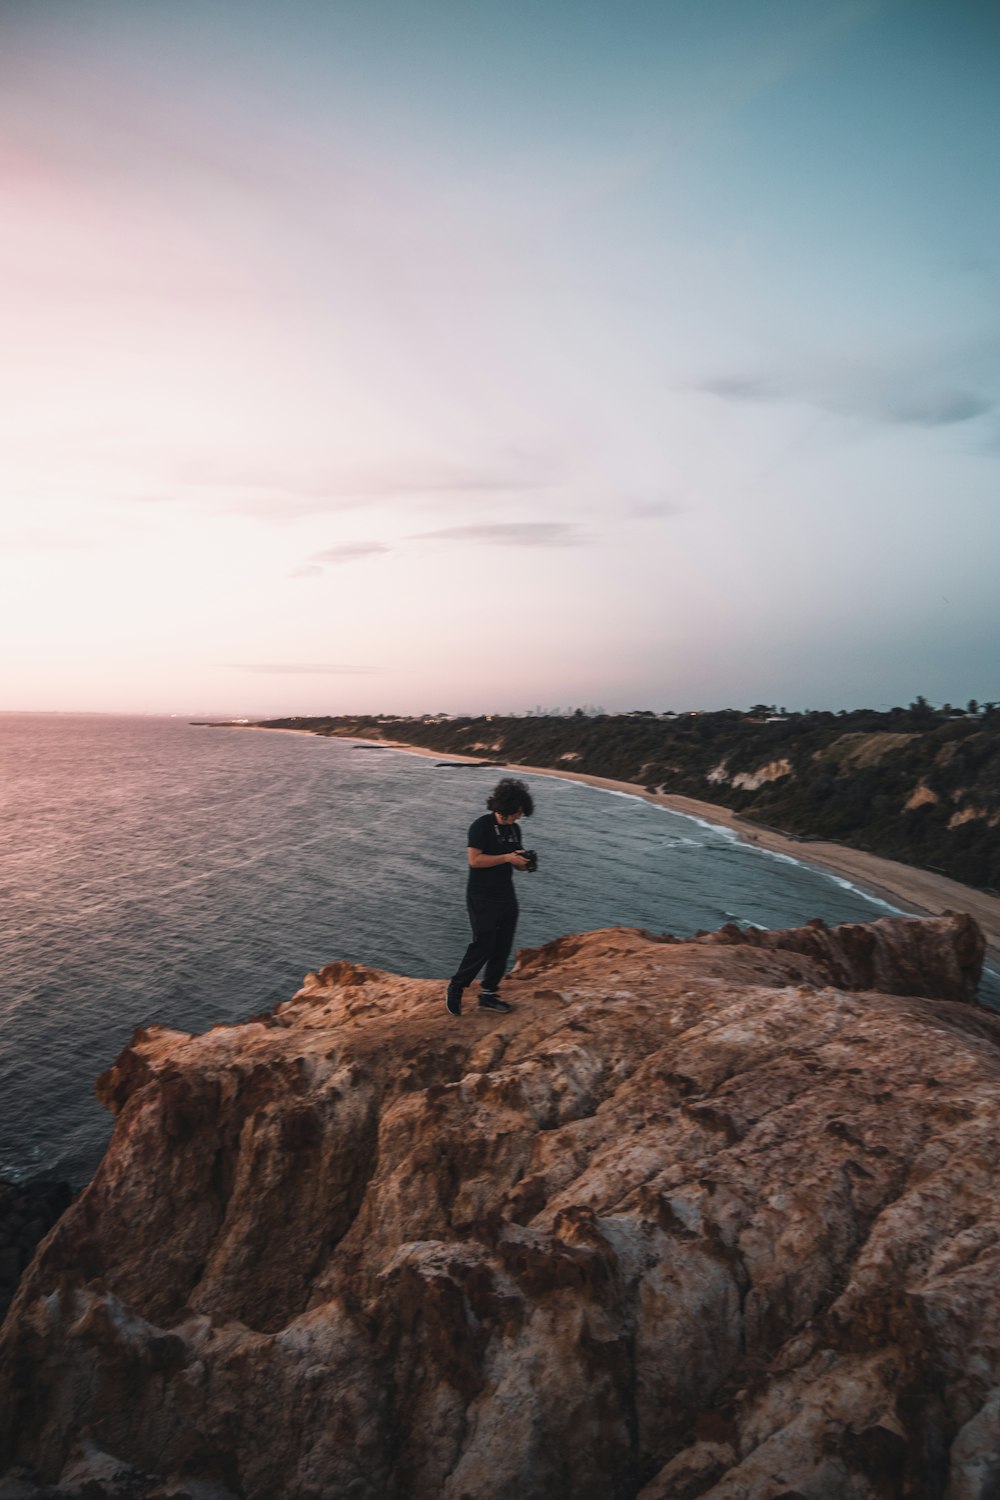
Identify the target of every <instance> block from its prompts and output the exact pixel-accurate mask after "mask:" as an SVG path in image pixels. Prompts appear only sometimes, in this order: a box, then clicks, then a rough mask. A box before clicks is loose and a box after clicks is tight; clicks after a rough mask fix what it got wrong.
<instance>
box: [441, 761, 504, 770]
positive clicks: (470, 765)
mask: <svg viewBox="0 0 1000 1500" xmlns="http://www.w3.org/2000/svg"><path fill="white" fill-rule="evenodd" d="M434 764H435V766H437V767H438V769H439V770H443V771H482V770H492V771H500V770H502V769H503V768H504V766H506V765H507V764H508V762H507V761H505V760H436V761H435V762H434Z"/></svg>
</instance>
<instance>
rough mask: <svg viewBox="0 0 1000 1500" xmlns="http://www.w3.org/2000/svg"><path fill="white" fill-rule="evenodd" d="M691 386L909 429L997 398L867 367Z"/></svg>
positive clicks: (970, 412)
mask: <svg viewBox="0 0 1000 1500" xmlns="http://www.w3.org/2000/svg"><path fill="white" fill-rule="evenodd" d="M693 389H694V390H697V391H700V392H703V393H704V394H706V395H709V396H717V397H718V398H719V399H720V400H723V401H738V402H747V403H758V402H783V401H788V402H799V403H804V404H806V405H808V406H815V407H818V408H819V409H820V410H822V411H828V412H833V413H834V414H835V415H836V416H841V417H845V416H846V417H861V418H863V419H865V420H866V421H870V422H885V423H887V424H889V425H904V426H914V427H952V426H955V425H956V424H957V423H960V422H971V421H973V420H974V419H975V418H976V417H981V416H984V415H985V414H986V413H987V412H990V411H993V410H995V409H996V406H997V402H996V400H995V399H994V398H993V397H991V396H987V395H984V394H983V393H981V392H979V391H974V390H970V389H967V388H964V387H962V386H945V385H941V384H939V383H937V382H936V381H934V380H933V379H928V378H927V377H925V376H922V375H921V374H920V372H919V371H918V372H916V373H915V374H914V375H912V376H910V375H906V374H898V375H897V374H891V373H881V372H872V371H863V372H860V373H859V372H856V371H855V372H849V373H840V372H837V373H836V374H834V375H833V376H830V375H827V376H826V377H825V378H817V379H810V378H809V377H806V376H803V377H799V378H795V377H792V378H785V377H779V376H760V375H722V376H716V377H715V378H713V379H711V380H705V381H701V382H699V383H698V384H697V385H695V386H693Z"/></svg>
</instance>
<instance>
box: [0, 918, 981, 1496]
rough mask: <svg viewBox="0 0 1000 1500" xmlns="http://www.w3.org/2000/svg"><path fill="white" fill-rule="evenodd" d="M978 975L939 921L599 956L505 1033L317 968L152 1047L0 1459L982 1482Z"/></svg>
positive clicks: (157, 1489) (243, 1478)
mask: <svg viewBox="0 0 1000 1500" xmlns="http://www.w3.org/2000/svg"><path fill="white" fill-rule="evenodd" d="M981 952H982V946H981V940H980V939H979V936H978V933H977V931H976V929H975V928H974V927H973V926H972V924H971V923H970V922H969V920H968V919H967V918H958V917H956V918H944V919H940V920H936V921H928V922H910V921H904V920H889V921H883V922H876V923H873V924H871V925H870V926H866V927H846V928H838V929H832V930H831V929H827V928H824V927H822V925H818V926H815V925H814V926H811V927H808V928H805V929H802V930H800V931H796V932H790V933H768V934H753V935H746V934H740V933H739V932H738V931H737V930H736V929H728V930H724V931H723V932H721V933H717V934H711V935H707V936H705V937H702V938H700V939H698V940H695V941H693V942H676V941H673V940H662V939H657V938H654V937H652V936H651V935H649V934H645V933H641V932H638V931H634V930H630V929H611V930H608V931H603V932H596V933H588V934H584V935H582V936H578V937H573V938H564V939H560V940H559V941H558V942H556V943H553V944H550V945H548V947H546V948H543V949H539V950H535V951H533V952H527V953H524V954H522V955H521V958H520V962H519V966H518V972H517V974H516V976H515V978H514V979H513V980H512V981H511V982H510V984H509V987H508V992H509V995H510V998H511V999H512V1000H514V1001H515V1003H516V1004H517V1006H518V1009H517V1011H516V1012H515V1013H514V1014H513V1015H511V1016H495V1015H491V1014H489V1013H485V1012H484V1013H479V1012H478V1011H476V1010H475V1008H474V1007H470V1006H469V1005H468V1003H467V1005H466V1014H465V1015H464V1016H463V1017H462V1018H461V1020H460V1021H454V1020H452V1019H450V1018H448V1017H447V1015H446V1013H445V1010H444V1006H443V995H442V987H441V986H440V985H438V984H435V983H432V982H428V981H421V980H410V979H404V978H398V977H396V976H392V975H388V974H383V973H379V972H376V971H373V970H365V969H361V968H357V967H354V966H352V965H350V964H347V963H335V964H331V965H329V966H328V967H327V968H325V969H324V970H322V972H321V973H320V974H318V975H310V976H308V978H307V980H306V983H305V986H304V988H303V989H302V991H300V993H299V994H298V995H297V996H296V997H295V998H294V999H293V1000H291V1001H289V1002H288V1003H287V1004H285V1005H282V1006H279V1007H278V1009H277V1011H276V1012H275V1013H274V1014H273V1015H272V1016H270V1017H267V1018H264V1019H262V1020H259V1021H254V1022H249V1023H247V1024H245V1025H241V1026H236V1027H229V1028H223V1027H220V1028H216V1029H215V1030H213V1031H210V1032H209V1033H207V1034H206V1035H205V1036H201V1037H189V1036H186V1035H183V1034H180V1033H176V1032H168V1031H164V1030H160V1029H155V1028H154V1029H150V1030H148V1031H142V1032H139V1033H137V1035H136V1037H135V1039H134V1041H133V1043H132V1045H131V1047H129V1048H128V1049H126V1051H125V1052H124V1053H123V1054H122V1055H121V1057H119V1059H118V1060H117V1062H116V1063H115V1065H114V1066H113V1067H112V1068H111V1069H110V1071H109V1072H108V1073H106V1074H105V1075H104V1077H103V1078H102V1079H101V1081H100V1085H99V1089H100V1093H101V1096H102V1098H103V1099H104V1100H105V1102H106V1103H107V1104H108V1105H109V1106H110V1107H111V1108H112V1109H113V1110H114V1111H115V1112H116V1114H117V1123H116V1127H115V1133H114V1137H113V1140H112V1143H111V1146H110V1147H109V1150H108V1153H107V1156H106V1158H105V1160H104V1162H103V1164H102V1166H101V1168H100V1170H99V1172H98V1174H97V1176H96V1177H95V1179H94V1181H93V1182H92V1183H91V1185H90V1186H89V1188H88V1189H87V1190H86V1191H85V1192H84V1193H83V1194H82V1195H81V1196H80V1198H79V1199H78V1200H77V1201H76V1202H75V1203H74V1204H73V1206H72V1207H71V1208H70V1210H69V1211H68V1213H67V1214H66V1215H65V1216H64V1217H63V1218H62V1220H61V1221H60V1222H59V1224H58V1225H57V1226H56V1228H55V1229H54V1230H53V1232H52V1233H51V1234H50V1235H49V1236H48V1238H47V1239H46V1241H45V1242H44V1243H43V1245H42V1247H41V1248H40V1250H39V1252H38V1254H37V1256H36V1259H35V1261H34V1263H33V1265H32V1267H31V1268H30V1270H29V1271H28V1273H27V1275H26V1277H25V1279H24V1280H23V1282H22V1285H21V1287H20V1289H19V1292H18V1295H17V1299H16V1301H15V1303H14V1305H13V1307H12V1309H11V1312H10V1315H9V1317H8V1320H7V1322H6V1324H5V1326H4V1330H3V1336H2V1341H0V1361H2V1377H0V1378H2V1382H3V1388H2V1391H0V1395H2V1398H3V1399H2V1401H0V1411H2V1413H3V1418H2V1422H3V1428H2V1459H3V1465H4V1466H10V1465H14V1466H20V1467H21V1470H22V1471H23V1472H25V1473H26V1472H27V1471H28V1470H29V1469H30V1470H32V1471H34V1473H35V1475H36V1477H37V1478H39V1479H41V1480H42V1481H45V1482H48V1483H49V1484H52V1483H55V1482H57V1481H58V1480H60V1476H61V1479H62V1484H63V1489H62V1490H61V1491H60V1493H63V1494H71V1493H72V1494H80V1495H82V1494H84V1493H86V1494H87V1495H88V1496H91V1495H100V1494H105V1495H125V1494H129V1495H139V1494H148V1495H150V1496H152V1495H154V1494H155V1495H157V1496H165V1495H168V1494H176V1495H180V1494H181V1493H185V1494H188V1495H191V1496H204V1497H207V1496H213V1497H215V1500H220V1497H223V1496H227V1495H228V1496H245V1497H247V1500H282V1497H288V1500H293V1497H294V1500H335V1497H336V1500H339V1497H341V1496H343V1497H347V1496H350V1497H355V1500H406V1497H413V1500H431V1497H433V1500H438V1497H444V1500H463V1497H465V1500H501V1497H503V1500H515V1497H517V1500H531V1497H538V1500H541V1497H545V1500H553V1497H561V1496H573V1497H575V1500H588V1497H593V1500H608V1497H623V1500H624V1497H635V1496H641V1497H642V1500H693V1497H696V1496H703V1497H709V1496H710V1497H711V1500H737V1497H741V1500H748V1497H753V1500H758V1497H759V1500H777V1497H779V1496H784V1497H786V1500H790V1497H793V1496H795V1495H800V1496H809V1497H820V1496H823V1497H826V1496H831V1497H832V1496H837V1497H844V1500H848V1497H850V1500H868V1497H872V1500H875V1497H879V1500H881V1497H886V1496H896V1495H910V1496H925V1497H931V1496H945V1495H947V1496H948V1500H973V1497H980V1500H986V1497H987V1496H995V1495H996V1494H997V1493H998V1489H997V1486H998V1485H1000V1424H998V1413H1000V1299H998V1296H997V1292H996V1287H997V1284H998V1272H1000V1201H998V1198H997V1194H996V1192H995V1178H994V1173H995V1165H996V1162H997V1161H998V1160H1000V1018H998V1017H995V1016H993V1015H991V1014H990V1013H988V1012H985V1011H983V1010H980V1009H978V1008H977V1007H975V1006H974V1005H971V1004H968V1003H964V1001H965V1000H966V999H967V998H968V997H969V995H970V985H971V984H974V975H975V971H976V969H977V966H978V962H979V959H980V958H981ZM876 980H877V983H878V985H879V987H880V992H874V991H872V990H871V989H870V988H868V987H869V986H870V985H872V983H873V982H875V981H876ZM915 988H918V989H921V990H922V992H923V994H924V995H925V996H926V995H928V994H931V993H937V994H938V995H939V996H941V997H945V998H939V999H929V998H913V996H912V993H911V994H910V995H909V996H908V995H907V994H906V993H905V992H906V991H911V992H912V991H913V990H914V989H915ZM899 991H903V992H904V993H902V994H899V993H895V994H894V993H893V992H899ZM470 1011H471V1013H470ZM116 1471H117V1472H118V1475H119V1477H118V1478H117V1479H113V1478H108V1477H105V1478H104V1479H101V1478H99V1477H97V1478H95V1477H94V1476H95V1475H96V1476H100V1475H105V1476H110V1475H113V1474H114V1473H115V1472H116ZM88 1475H89V1476H90V1479H89V1483H90V1485H91V1488H90V1489H89V1490H88V1489H86V1486H85V1485H84V1484H83V1479H84V1478H85V1477H86V1476H88ZM143 1475H145V1476H149V1477H146V1478H144V1477H143ZM95 1485H96V1486H97V1488H94V1486H95Z"/></svg>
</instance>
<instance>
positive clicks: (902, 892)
mask: <svg viewBox="0 0 1000 1500" xmlns="http://www.w3.org/2000/svg"><path fill="white" fill-rule="evenodd" d="M299 732H300V731H298V730H296V731H295V733H299ZM301 732H302V733H306V734H308V733H311V732H312V731H310V730H304V731H301ZM333 737H334V738H337V739H340V738H344V739H347V738H348V736H346V735H344V736H340V735H337V736H333ZM350 738H351V739H352V740H354V742H355V743H358V744H373V745H385V746H386V747H387V748H391V749H394V750H405V751H408V752H409V753H410V754H412V755H428V756H430V757H431V758H432V759H434V760H442V759H447V760H456V761H467V762H469V764H473V765H474V764H476V763H477V762H478V761H479V760H480V757H479V756H476V755H455V754H452V753H450V752H449V753H448V754H447V755H445V754H444V753H443V752H442V751H438V750H427V749H425V748H424V746H422V745H408V744H406V743H405V742H404V741H403V740H362V739H359V738H357V737H356V736H350ZM504 770H505V771H509V772H510V773H511V774H515V775H516V774H518V773H520V774H521V775H527V776H559V777H562V778H564V779H565V780H567V781H580V782H583V783H584V785H585V786H593V787H597V788H599V789H600V790H601V791H605V792H625V793H626V794H627V795H628V796H630V797H641V798H642V799H643V800H644V801H645V802H652V803H653V804H654V805H655V806H657V807H664V808H666V809H667V810H668V811H669V812H676V813H681V814H682V815H683V816H685V817H689V818H700V819H701V820H702V821H703V822H705V823H714V824H715V825H716V827H719V828H728V829H730V830H731V831H732V832H733V833H735V834H736V835H737V837H739V838H740V839H742V840H743V841H744V842H745V843H750V844H756V845H757V847H758V848H759V849H767V850H768V851H769V852H770V853H772V854H786V855H788V856H789V857H790V858H792V859H796V860H798V861H799V863H800V864H804V865H815V866H816V868H817V869H820V870H825V871H826V872H827V874H830V875H839V876H840V877H841V878H842V879H844V880H849V881H851V883H852V884H853V885H857V886H859V887H861V888H862V889H863V890H864V891H866V892H867V893H868V894H869V895H872V896H877V897H878V899H879V900H880V901H887V902H888V903H889V904H890V906H895V907H898V908H899V909H900V910H901V911H903V913H904V915H908V916H915V917H940V916H942V915H943V914H944V913H945V912H946V911H963V912H968V913H969V915H970V916H972V917H974V918H975V920H976V922H978V924H979V926H980V927H981V928H982V930H983V935H984V936H985V938H986V962H987V963H988V964H989V965H990V966H991V967H992V968H1000V897H996V896H988V895H987V894H986V892H985V891H977V890H975V889H973V887H972V886H968V885H962V884H960V882H959V881H957V880H951V879H950V878H949V877H948V876H947V875H936V874H934V872H933V871H932V870H921V869H919V868H917V866H915V865H904V864H901V863H900V862H899V861H898V860H895V859H885V858H883V856H882V855H880V854H868V853H867V852H866V851H865V850H863V849H851V848H849V847H848V846H847V845H846V844H831V843H827V842H826V841H825V840H820V839H816V840H813V839H797V838H794V837H792V836H791V835H789V834H785V833H776V832H775V831H774V830H773V829H770V828H763V827H761V825H760V824H757V823H751V822H750V821H749V819H747V818H741V817H740V816H739V814H738V813H734V812H732V811H731V810H730V809H729V808H728V807H722V806H720V805H719V803H717V802H702V801H700V800H698V799H696V798H694V797H681V796H679V795H677V794H674V793H670V792H649V791H647V790H646V788H645V787H644V786H640V785H639V784H638V783H637V782H634V781H613V780H612V779H611V778H610V777H608V776H588V775H587V774H586V773H585V772H583V771H559V770H556V769H554V768H553V767H550V766H519V765H513V764H508V765H506V766H505V767H504Z"/></svg>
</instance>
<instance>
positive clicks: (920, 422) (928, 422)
mask: <svg viewBox="0 0 1000 1500" xmlns="http://www.w3.org/2000/svg"><path fill="white" fill-rule="evenodd" d="M995 405H996V402H994V401H991V400H990V399H989V397H987V396H982V395H979V394H978V393H977V392H975V391H962V390H950V391H948V390H938V391H930V392H928V393H927V394H925V395H922V396H919V395H918V396H904V397H902V398H900V399H899V400H896V401H890V402H887V403H886V405H885V407H884V409H883V416H884V420H885V421H887V422H912V423H914V424H915V425H917V426H919V427H951V426H953V425H954V424H955V423H956V422H971V421H973V419H974V418H975V417H981V416H984V415H985V413H986V412H988V411H992V410H993V408H994V406H995Z"/></svg>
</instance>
